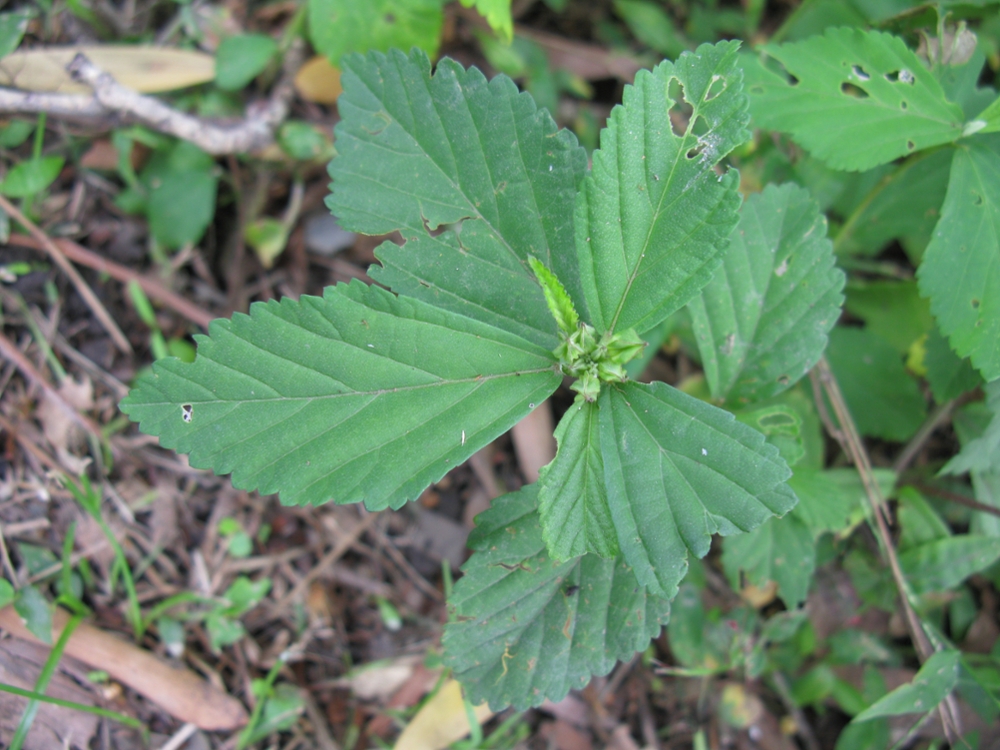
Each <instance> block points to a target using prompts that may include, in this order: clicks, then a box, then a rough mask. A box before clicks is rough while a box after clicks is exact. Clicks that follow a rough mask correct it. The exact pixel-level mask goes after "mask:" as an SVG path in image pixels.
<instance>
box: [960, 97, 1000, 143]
mask: <svg viewBox="0 0 1000 750" xmlns="http://www.w3.org/2000/svg"><path fill="white" fill-rule="evenodd" d="M965 127H966V131H967V132H972V133H983V134H986V133H995V132H997V131H998V130H1000V97H998V98H997V99H994V100H993V103H992V104H990V106H988V107H987V108H986V109H984V110H983V111H982V112H980V113H979V114H978V115H976V116H975V118H973V120H972V121H971V122H970V123H969V124H968V125H966V126H965Z"/></svg>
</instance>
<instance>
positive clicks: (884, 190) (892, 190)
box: [834, 149, 951, 264]
mask: <svg viewBox="0 0 1000 750" xmlns="http://www.w3.org/2000/svg"><path fill="white" fill-rule="evenodd" d="M950 170H951V149H941V150H939V151H925V152H921V153H919V154H916V155H915V156H913V157H912V158H910V159H907V160H906V161H905V162H904V163H903V164H902V165H900V167H899V168H898V169H895V170H894V171H893V172H892V173H891V174H889V175H888V176H886V177H885V178H883V179H882V180H881V181H879V183H878V185H877V186H876V187H875V188H874V189H873V190H872V191H871V192H870V193H869V194H868V197H867V198H866V199H865V200H863V201H862V203H861V204H860V205H859V206H857V208H856V209H855V210H854V212H853V213H851V215H850V216H849V217H848V219H847V222H846V223H845V224H844V226H843V228H842V229H841V231H840V233H839V234H838V235H837V237H836V240H835V242H834V245H835V248H836V251H837V253H838V254H844V255H865V256H872V255H877V254H878V253H879V252H881V251H882V250H883V249H884V248H885V246H886V245H888V244H889V243H890V242H892V240H895V239H898V240H899V241H900V243H901V244H902V245H903V247H904V248H905V249H906V252H907V253H908V254H909V256H910V258H911V259H914V264H916V260H918V259H919V258H920V256H921V255H922V254H923V252H924V249H925V248H926V247H927V243H928V242H930V240H931V233H932V232H933V231H934V226H935V224H937V220H938V217H939V216H940V214H941V204H942V203H944V196H945V191H946V190H947V189H948V173H949V171H950ZM858 197H859V198H862V197H864V196H863V195H859V196H858Z"/></svg>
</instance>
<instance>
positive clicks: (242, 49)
mask: <svg viewBox="0 0 1000 750" xmlns="http://www.w3.org/2000/svg"><path fill="white" fill-rule="evenodd" d="M277 51H278V45H277V44H276V43H275V41H274V40H273V39H272V38H271V37H269V36H265V35H264V34H238V35H236V36H227V37H226V38H225V39H223V40H222V41H221V42H220V43H219V49H218V50H217V51H216V53H215V85H216V86H218V87H219V88H220V89H223V90H224V91H237V90H239V89H242V88H245V87H246V86H248V85H249V84H250V82H251V81H253V79H254V78H256V77H257V76H258V74H260V73H261V72H263V70H264V68H266V67H267V64H268V63H269V62H271V58H273V57H274V55H275V53H276V52H277Z"/></svg>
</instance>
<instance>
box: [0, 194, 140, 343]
mask: <svg viewBox="0 0 1000 750" xmlns="http://www.w3.org/2000/svg"><path fill="white" fill-rule="evenodd" d="M0 208H2V209H3V210H4V213H6V214H7V215H8V216H9V217H10V218H12V219H14V221H16V222H17V223H18V224H20V225H21V226H23V227H24V228H25V229H27V230H28V232H29V234H31V236H32V237H34V238H35V240H36V241H37V242H38V243H39V244H40V245H41V247H42V249H43V250H44V251H45V252H46V253H48V255H49V257H50V258H51V259H52V262H53V263H55V264H56V265H57V266H59V268H60V270H61V271H62V272H63V273H65V274H66V275H67V276H68V277H69V280H70V281H72V282H73V286H74V287H75V288H76V291H77V293H79V295H80V296H81V297H83V301H84V302H86V303H87V307H89V308H90V310H91V312H93V313H94V317H96V318H97V319H98V321H100V323H101V325H102V326H103V327H104V330H106V331H107V332H108V335H110V336H111V340H112V341H114V342H115V346H116V347H118V348H119V349H120V350H121V351H123V352H125V353H126V354H131V353H132V345H131V344H129V342H128V339H127V338H125V334H124V333H122V330H121V329H120V328H119V327H118V324H117V323H115V321H114V318H112V317H111V315H110V314H109V313H108V311H107V310H106V309H105V307H104V305H102V304H101V301H100V300H99V299H97V295H95V294H94V291H93V290H92V289H91V288H90V287H89V286H88V285H87V282H86V281H84V280H83V277H82V276H81V275H80V273H79V272H78V271H77V270H76V268H74V267H73V264H72V263H70V262H69V260H67V258H66V255H65V254H64V253H63V252H62V250H60V249H59V248H58V247H57V246H56V243H55V242H53V241H52V238H51V237H49V236H48V235H47V234H46V233H45V232H43V231H42V230H41V229H39V228H38V226H37V225H36V224H35V222H33V221H32V220H31V219H29V218H28V217H27V216H25V215H24V214H23V213H21V212H20V211H19V210H18V209H17V207H16V206H15V205H14V204H13V203H11V202H10V201H9V200H7V199H6V198H5V197H3V196H2V195H0Z"/></svg>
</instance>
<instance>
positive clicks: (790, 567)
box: [722, 512, 816, 609]
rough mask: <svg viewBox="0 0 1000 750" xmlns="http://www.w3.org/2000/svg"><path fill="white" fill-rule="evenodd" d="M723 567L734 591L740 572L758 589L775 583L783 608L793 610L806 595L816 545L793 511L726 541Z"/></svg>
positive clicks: (723, 552)
mask: <svg viewBox="0 0 1000 750" xmlns="http://www.w3.org/2000/svg"><path fill="white" fill-rule="evenodd" d="M722 565H723V567H724V568H725V571H726V575H727V577H728V578H729V582H730V583H731V584H732V586H733V588H734V589H735V590H739V588H740V572H741V571H742V572H743V573H744V574H745V575H746V577H747V580H748V581H749V582H750V583H752V584H753V585H755V586H759V587H761V588H763V587H764V586H766V585H767V583H768V582H769V581H774V582H775V583H777V584H778V595H779V596H780V597H781V600H782V601H783V602H784V603H785V606H786V607H788V608H789V609H794V608H796V607H798V606H799V604H801V603H802V602H804V601H805V599H806V595H807V594H808V593H809V584H810V583H811V582H812V579H813V573H814V572H815V570H816V546H815V544H814V543H813V536H812V532H811V531H810V529H809V527H808V526H806V524H805V523H804V522H803V521H801V520H800V519H799V518H798V516H797V515H796V514H795V513H794V512H793V513H790V514H788V515H787V516H785V517H784V518H772V519H771V520H770V521H767V522H766V523H763V524H761V525H760V526H758V527H757V528H756V529H754V530H753V531H750V532H748V533H746V534H738V535H737V536H734V537H730V538H728V539H726V542H725V544H724V546H723V548H722Z"/></svg>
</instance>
